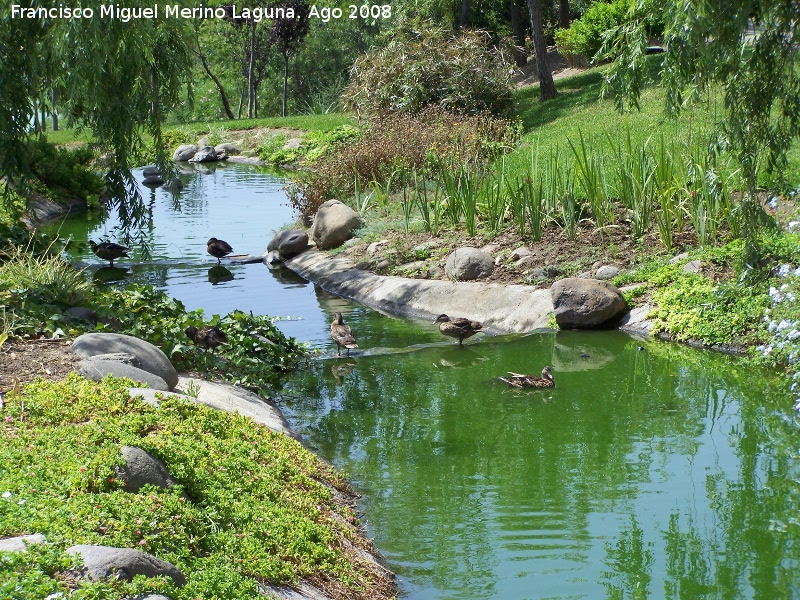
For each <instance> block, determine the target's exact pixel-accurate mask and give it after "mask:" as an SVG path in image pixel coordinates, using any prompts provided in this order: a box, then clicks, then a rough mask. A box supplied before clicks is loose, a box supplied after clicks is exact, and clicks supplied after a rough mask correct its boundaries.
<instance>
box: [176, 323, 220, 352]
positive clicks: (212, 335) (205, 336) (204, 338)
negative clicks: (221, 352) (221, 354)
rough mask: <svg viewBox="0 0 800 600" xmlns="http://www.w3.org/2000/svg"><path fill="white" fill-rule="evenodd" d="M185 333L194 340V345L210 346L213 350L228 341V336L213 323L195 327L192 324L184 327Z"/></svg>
mask: <svg viewBox="0 0 800 600" xmlns="http://www.w3.org/2000/svg"><path fill="white" fill-rule="evenodd" d="M186 335H187V336H189V338H190V339H191V340H192V341H194V344H195V346H200V347H201V348H210V349H211V350H212V352H213V350H214V348H216V347H217V346H224V345H226V344H227V343H228V336H227V335H226V334H225V332H224V331H222V329H220V328H219V327H216V326H214V325H209V326H208V327H203V328H202V329H197V327H195V326H194V325H190V326H189V327H187V328H186Z"/></svg>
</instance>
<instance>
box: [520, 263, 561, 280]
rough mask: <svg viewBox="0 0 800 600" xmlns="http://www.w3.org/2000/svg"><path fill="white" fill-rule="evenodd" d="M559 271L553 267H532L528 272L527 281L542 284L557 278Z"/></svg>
mask: <svg viewBox="0 0 800 600" xmlns="http://www.w3.org/2000/svg"><path fill="white" fill-rule="evenodd" d="M560 272H561V271H560V269H559V268H558V267H557V266H555V265H545V266H543V267H534V268H533V269H531V270H530V271H528V281H532V282H542V281H547V280H548V279H552V278H553V277H558V274H559V273H560Z"/></svg>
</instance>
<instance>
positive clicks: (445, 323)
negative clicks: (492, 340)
mask: <svg viewBox="0 0 800 600" xmlns="http://www.w3.org/2000/svg"><path fill="white" fill-rule="evenodd" d="M434 323H439V331H440V332H441V333H442V335H446V336H447V337H451V338H458V345H459V346H461V345H463V341H464V340H465V339H467V338H468V337H472V336H473V335H475V334H476V333H478V332H479V331H480V330H481V329H483V325H481V324H480V323H478V322H477V321H470V320H469V319H464V318H463V317H456V318H455V319H451V318H450V317H448V316H447V315H445V314H441V315H439V316H438V317H436V320H435V321H434Z"/></svg>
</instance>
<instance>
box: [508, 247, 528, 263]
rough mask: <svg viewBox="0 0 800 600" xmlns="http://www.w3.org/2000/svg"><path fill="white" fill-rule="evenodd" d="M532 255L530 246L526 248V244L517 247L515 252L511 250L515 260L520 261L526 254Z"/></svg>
mask: <svg viewBox="0 0 800 600" xmlns="http://www.w3.org/2000/svg"><path fill="white" fill-rule="evenodd" d="M530 255H531V251H530V250H529V249H528V248H526V247H525V246H520V247H519V248H517V249H515V250H514V251H513V252H511V258H512V259H513V260H515V261H519V260H520V259H522V258H525V257H526V256H530Z"/></svg>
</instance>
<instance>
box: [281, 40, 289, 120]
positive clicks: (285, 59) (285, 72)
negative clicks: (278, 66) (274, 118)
mask: <svg viewBox="0 0 800 600" xmlns="http://www.w3.org/2000/svg"><path fill="white" fill-rule="evenodd" d="M288 81H289V55H288V54H284V55H283V107H282V108H281V116H282V117H285V116H286V85H287V82H288Z"/></svg>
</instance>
